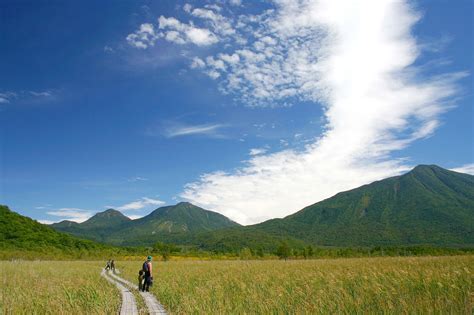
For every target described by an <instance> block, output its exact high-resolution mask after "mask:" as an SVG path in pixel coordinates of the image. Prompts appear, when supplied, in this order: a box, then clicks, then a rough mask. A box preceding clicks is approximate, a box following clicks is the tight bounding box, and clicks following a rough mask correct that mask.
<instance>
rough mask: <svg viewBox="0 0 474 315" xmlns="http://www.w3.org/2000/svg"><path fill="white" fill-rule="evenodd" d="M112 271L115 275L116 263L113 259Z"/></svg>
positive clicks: (111, 263)
mask: <svg viewBox="0 0 474 315" xmlns="http://www.w3.org/2000/svg"><path fill="white" fill-rule="evenodd" d="M110 269H111V270H112V272H113V273H115V261H114V260H113V259H112V261H111V262H110Z"/></svg>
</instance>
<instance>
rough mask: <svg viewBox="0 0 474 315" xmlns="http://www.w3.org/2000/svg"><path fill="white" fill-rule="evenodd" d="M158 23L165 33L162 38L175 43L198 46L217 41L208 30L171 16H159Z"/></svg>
mask: <svg viewBox="0 0 474 315" xmlns="http://www.w3.org/2000/svg"><path fill="white" fill-rule="evenodd" d="M158 24H159V28H160V29H161V30H163V32H164V34H165V37H164V38H165V39H166V40H167V41H171V42H174V43H176V44H188V43H193V44H195V45H198V46H207V45H212V44H214V43H217V42H218V41H219V39H218V38H217V36H216V35H215V34H214V33H213V32H211V31H210V30H208V29H205V28H199V27H196V26H194V25H193V24H186V23H182V22H180V21H178V20H177V19H175V18H173V17H170V18H166V17H164V16H160V17H159V18H158Z"/></svg>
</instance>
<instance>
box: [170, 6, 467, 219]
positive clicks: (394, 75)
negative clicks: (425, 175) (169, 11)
mask: <svg viewBox="0 0 474 315" xmlns="http://www.w3.org/2000/svg"><path fill="white" fill-rule="evenodd" d="M273 4H274V5H273V8H271V9H269V10H266V11H264V12H261V13H260V14H247V15H239V16H226V17H225V18H224V19H220V18H216V16H217V15H219V16H222V11H221V10H217V9H213V8H209V7H206V8H205V10H204V9H203V10H202V11H196V10H198V9H197V8H192V7H189V6H188V7H187V9H186V12H187V13H188V14H189V15H190V16H189V19H190V21H187V22H186V23H187V24H189V25H198V23H202V25H205V26H207V27H208V28H209V29H210V30H211V31H213V33H214V34H215V35H216V36H217V37H218V38H219V42H222V43H225V44H224V45H220V46H218V47H216V49H215V53H213V54H212V55H209V56H205V57H203V56H202V55H201V56H197V55H196V56H191V59H190V67H191V68H192V69H195V70H198V71H202V72H203V73H205V74H206V75H208V76H209V77H211V78H212V79H214V80H216V82H217V84H218V88H219V90H220V91H221V92H222V93H224V94H232V95H234V96H235V97H236V99H238V100H240V102H241V103H242V104H245V105H247V106H251V107H275V106H289V105H291V104H295V103H298V102H299V101H305V102H313V103H314V104H315V106H322V108H323V110H324V124H325V127H324V132H323V133H322V134H321V135H320V136H319V137H318V138H315V139H314V140H313V141H312V143H310V144H308V145H307V146H306V147H305V148H304V149H303V150H293V149H286V150H282V151H280V152H275V153H269V154H268V153H267V154H260V155H256V156H254V157H252V158H250V159H249V160H247V161H246V162H245V164H244V165H243V166H241V167H239V168H237V169H236V170H232V171H228V172H224V171H216V172H214V173H209V174H204V175H202V176H201V178H200V179H199V180H198V181H196V182H194V183H190V184H188V185H186V187H185V190H184V192H183V193H182V195H181V197H182V198H184V199H186V200H189V201H191V202H194V203H196V204H198V205H200V206H203V207H206V208H209V209H212V210H215V211H218V212H221V213H223V214H225V215H227V216H229V217H230V218H232V219H234V220H236V221H238V222H240V223H244V224H249V223H256V222H259V221H262V220H264V219H268V218H272V217H282V216H285V215H287V214H290V213H292V212H294V211H296V210H299V209H300V208H302V207H304V206H307V205H308V204H311V203H314V202H316V201H319V200H322V199H324V198H327V197H330V196H331V195H333V194H335V193H337V192H339V191H342V190H347V189H350V188H354V187H356V186H359V185H362V184H365V183H368V182H371V181H374V180H378V179H381V178H384V177H388V176H392V175H396V174H399V173H401V172H402V171H404V170H407V169H408V168H410V165H407V163H406V162H405V160H403V159H394V158H392V157H391V153H392V152H393V151H396V150H401V149H403V148H405V147H407V146H408V145H410V144H411V143H413V142H414V141H416V140H419V139H423V138H426V137H428V136H430V135H432V134H433V133H434V132H435V131H436V129H437V127H438V126H439V125H440V123H439V120H440V116H441V115H442V114H443V113H444V112H446V111H447V110H449V109H450V108H451V107H452V106H454V100H455V98H456V97H457V96H459V92H460V91H459V86H458V81H459V80H460V79H462V78H463V77H465V76H466V75H467V73H464V72H457V73H444V74H441V75H435V76H427V75H425V74H424V73H423V71H422V70H423V66H415V62H416V61H418V60H419V58H420V56H421V55H422V53H423V45H420V43H418V42H417V39H416V37H415V36H414V35H413V34H412V31H413V27H414V26H415V25H416V23H418V22H419V21H420V19H421V18H422V16H421V14H420V13H419V12H418V11H417V10H416V9H415V8H414V7H413V6H411V5H410V3H408V2H407V1H375V0H374V1H364V2H357V3H355V2H353V1H332V0H299V1H293V0H275V1H273ZM209 10H211V11H212V13H210V12H208V11H209ZM194 13H196V14H194ZM224 20H225V21H226V22H227V23H229V25H230V28H231V29H232V30H233V32H230V31H229V32H227V33H226V34H224V33H223V32H220V33H219V32H217V31H216V30H215V29H214V27H215V26H214V25H215V24H216V21H224ZM178 22H179V23H182V22H180V21H178ZM178 134H179V133H178ZM184 134H186V133H184Z"/></svg>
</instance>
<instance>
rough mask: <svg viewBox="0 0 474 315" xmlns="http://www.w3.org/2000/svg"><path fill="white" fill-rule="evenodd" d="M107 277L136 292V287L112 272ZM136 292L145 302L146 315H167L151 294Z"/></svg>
mask: <svg viewBox="0 0 474 315" xmlns="http://www.w3.org/2000/svg"><path fill="white" fill-rule="evenodd" d="M109 275H110V276H111V277H112V278H114V279H115V280H117V281H119V282H121V283H123V284H125V285H126V286H128V287H129V288H133V289H134V290H138V285H136V284H134V283H132V282H130V281H128V280H125V279H123V278H121V277H119V276H117V275H116V274H114V273H113V272H109ZM138 292H139V293H140V295H141V296H142V298H143V300H144V301H145V304H146V306H147V308H148V313H149V314H152V315H155V314H157V315H158V314H162V315H164V314H167V313H166V310H165V308H164V307H163V305H161V303H160V302H158V300H157V299H156V297H155V296H154V295H153V294H151V293H150V292H142V291H138Z"/></svg>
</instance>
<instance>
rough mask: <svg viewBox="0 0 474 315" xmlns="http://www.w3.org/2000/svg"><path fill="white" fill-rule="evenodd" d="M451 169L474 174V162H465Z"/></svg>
mask: <svg viewBox="0 0 474 315" xmlns="http://www.w3.org/2000/svg"><path fill="white" fill-rule="evenodd" d="M451 171H455V172H459V173H465V174H471V175H474V163H470V164H465V165H463V166H460V167H456V168H452V169H451Z"/></svg>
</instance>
